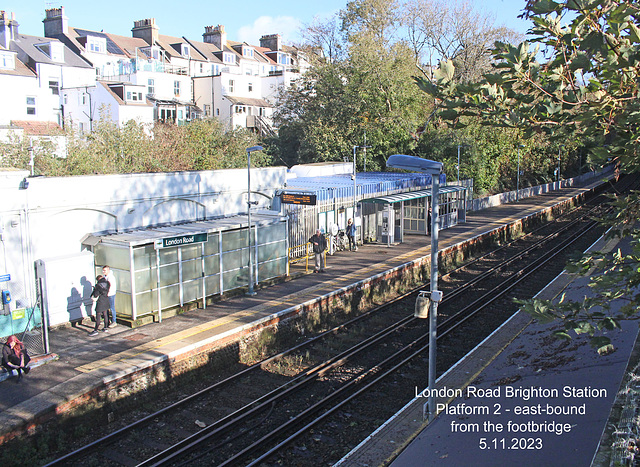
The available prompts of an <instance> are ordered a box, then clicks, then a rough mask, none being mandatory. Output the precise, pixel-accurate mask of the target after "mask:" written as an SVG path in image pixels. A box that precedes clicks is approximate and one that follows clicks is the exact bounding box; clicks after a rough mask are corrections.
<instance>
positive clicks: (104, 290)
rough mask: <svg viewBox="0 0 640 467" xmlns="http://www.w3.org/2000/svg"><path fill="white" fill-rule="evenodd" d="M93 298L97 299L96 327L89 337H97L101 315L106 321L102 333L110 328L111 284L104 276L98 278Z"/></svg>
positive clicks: (92, 293)
mask: <svg viewBox="0 0 640 467" xmlns="http://www.w3.org/2000/svg"><path fill="white" fill-rule="evenodd" d="M91 298H93V299H96V309H95V312H96V325H95V327H94V328H93V331H92V332H91V333H89V335H90V336H97V335H98V328H99V327H100V315H102V319H103V320H104V327H103V328H102V332H107V327H108V326H109V307H110V304H109V282H107V279H106V278H105V277H104V276H98V277H96V285H95V287H94V288H93V292H91Z"/></svg>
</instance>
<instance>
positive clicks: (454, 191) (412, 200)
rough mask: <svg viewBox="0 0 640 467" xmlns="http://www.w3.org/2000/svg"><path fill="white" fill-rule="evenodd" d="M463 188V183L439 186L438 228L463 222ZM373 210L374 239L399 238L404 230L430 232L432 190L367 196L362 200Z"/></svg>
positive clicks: (405, 232) (398, 240) (424, 233)
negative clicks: (375, 232) (375, 228)
mask: <svg viewBox="0 0 640 467" xmlns="http://www.w3.org/2000/svg"><path fill="white" fill-rule="evenodd" d="M466 191H467V188H466V187H463V186H454V185H450V186H441V187H440V189H439V192H438V193H439V194H438V214H439V216H438V228H439V229H446V228H449V227H452V226H454V225H456V224H458V223H459V222H466V212H467V210H466ZM363 203H367V204H368V205H369V209H368V210H369V211H374V212H375V213H376V224H377V240H378V241H379V242H382V243H395V242H401V241H402V238H403V236H404V235H405V234H421V235H429V234H430V228H431V226H430V223H431V190H430V189H429V190H419V191H411V192H406V193H398V194H395V195H388V196H380V197H377V198H369V199H366V200H364V201H363Z"/></svg>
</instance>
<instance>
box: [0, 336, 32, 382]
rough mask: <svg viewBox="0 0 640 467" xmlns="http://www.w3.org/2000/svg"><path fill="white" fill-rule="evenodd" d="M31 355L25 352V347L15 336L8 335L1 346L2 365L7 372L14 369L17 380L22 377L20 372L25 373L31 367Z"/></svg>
mask: <svg viewBox="0 0 640 467" xmlns="http://www.w3.org/2000/svg"><path fill="white" fill-rule="evenodd" d="M30 361H31V357H29V354H27V348H26V347H25V346H24V344H23V343H22V342H20V339H18V338H17V337H16V336H9V337H8V338H7V343H6V344H4V345H3V346H2V366H3V367H5V368H6V369H7V370H8V371H9V372H11V371H13V370H16V371H17V373H18V381H20V380H21V379H22V372H23V371H24V374H25V375H26V374H27V373H29V371H30V370H31V368H29V367H28V366H27V365H29V362H30Z"/></svg>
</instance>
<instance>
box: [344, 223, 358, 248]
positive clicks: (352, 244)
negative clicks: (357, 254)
mask: <svg viewBox="0 0 640 467" xmlns="http://www.w3.org/2000/svg"><path fill="white" fill-rule="evenodd" d="M346 230H347V238H348V239H349V251H358V246H357V245H356V225H355V224H354V223H353V221H352V220H351V219H349V220H348V221H347V229H346Z"/></svg>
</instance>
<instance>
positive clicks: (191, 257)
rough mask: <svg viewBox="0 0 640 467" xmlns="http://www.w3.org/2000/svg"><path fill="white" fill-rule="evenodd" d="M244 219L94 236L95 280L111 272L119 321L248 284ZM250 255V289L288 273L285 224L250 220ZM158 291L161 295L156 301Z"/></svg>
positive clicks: (260, 217) (257, 215)
mask: <svg viewBox="0 0 640 467" xmlns="http://www.w3.org/2000/svg"><path fill="white" fill-rule="evenodd" d="M247 226H248V219H247V216H246V215H244V216H233V217H228V218H221V219H215V220H210V221H201V222H190V223H185V224H179V225H172V226H167V227H157V228H149V229H145V230H137V231H132V232H126V233H118V234H111V235H104V236H92V237H90V238H88V239H85V241H84V244H85V245H87V246H90V248H91V249H92V250H93V252H94V257H95V266H96V273H97V274H102V266H103V265H109V266H110V268H111V269H112V270H113V271H114V273H115V276H116V279H117V294H116V310H117V313H118V318H119V319H120V318H122V319H125V320H127V319H130V320H132V321H135V320H136V319H138V318H140V317H142V316H145V315H150V314H152V315H154V318H155V319H158V320H161V319H162V310H166V309H169V308H175V307H178V306H183V305H185V304H186V303H189V302H202V304H203V306H204V305H205V304H206V299H207V297H210V296H212V295H217V294H222V293H224V292H226V291H229V290H233V289H237V288H240V287H246V286H248V284H249V238H248V229H247ZM251 226H252V227H251V234H252V236H251V251H252V265H253V269H254V271H253V277H254V280H255V283H256V284H257V283H258V282H260V281H264V280H267V279H272V278H275V277H279V276H283V275H285V274H286V271H287V248H288V242H287V220H286V218H285V217H283V216H281V215H280V214H279V213H273V214H272V213H271V212H269V211H258V212H253V213H252V215H251ZM158 291H160V294H158Z"/></svg>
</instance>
